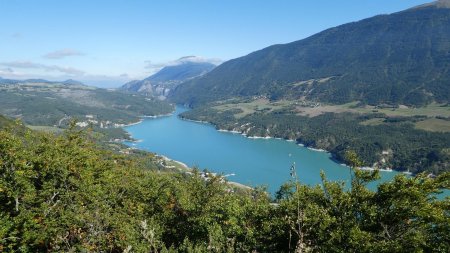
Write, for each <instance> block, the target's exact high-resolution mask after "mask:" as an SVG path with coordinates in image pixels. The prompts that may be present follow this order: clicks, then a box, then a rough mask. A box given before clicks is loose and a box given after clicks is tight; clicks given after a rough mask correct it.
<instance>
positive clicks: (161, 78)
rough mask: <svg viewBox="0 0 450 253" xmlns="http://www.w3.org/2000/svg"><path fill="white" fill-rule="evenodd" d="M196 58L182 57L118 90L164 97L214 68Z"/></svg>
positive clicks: (212, 65) (210, 64)
mask: <svg viewBox="0 0 450 253" xmlns="http://www.w3.org/2000/svg"><path fill="white" fill-rule="evenodd" d="M196 59H198V58H197V57H192V56H191V57H183V58H181V59H179V60H177V62H176V63H175V65H170V66H166V67H164V68H162V69H161V70H160V71H158V72H157V73H155V74H154V75H152V76H150V77H147V78H145V79H144V80H134V81H131V82H128V83H126V84H124V85H123V86H122V87H120V90H124V91H129V92H139V93H147V94H152V95H156V96H161V97H163V98H164V97H165V96H167V94H168V93H169V92H170V91H171V90H172V89H174V88H175V87H176V86H177V85H179V84H180V83H182V82H185V81H187V80H190V79H192V78H195V77H199V76H202V75H204V74H206V73H208V72H209V71H211V70H212V69H213V68H215V67H216V66H215V65H214V64H212V63H209V62H199V61H197V60H196Z"/></svg>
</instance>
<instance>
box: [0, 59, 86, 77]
mask: <svg viewBox="0 0 450 253" xmlns="http://www.w3.org/2000/svg"><path fill="white" fill-rule="evenodd" d="M0 65H1V66H4V67H7V68H10V69H12V68H20V69H41V70H45V71H48V72H61V73H64V74H68V75H83V74H84V73H85V72H84V71H82V70H79V69H76V68H72V67H67V66H57V65H45V64H41V63H34V62H30V61H13V62H0Z"/></svg>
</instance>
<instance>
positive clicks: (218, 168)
mask: <svg viewBox="0 0 450 253" xmlns="http://www.w3.org/2000/svg"><path fill="white" fill-rule="evenodd" d="M186 110H187V109H185V108H183V107H177V108H176V111H175V112H174V113H173V114H172V115H170V116H164V117H159V118H145V119H144V121H143V122H141V123H139V124H136V125H132V126H129V127H126V128H125V130H126V131H128V132H129V133H130V134H131V136H132V137H133V138H135V139H138V140H139V142H136V143H127V144H128V145H130V146H133V147H137V148H139V149H144V150H148V151H151V152H154V153H157V154H161V155H164V156H167V157H169V158H171V159H174V160H177V161H180V162H183V163H185V164H187V165H188V166H189V167H193V166H196V167H198V168H199V169H200V170H203V169H208V170H209V171H211V172H216V173H222V174H224V175H227V177H228V179H229V180H230V181H235V182H238V183H241V184H245V185H249V186H260V185H264V186H267V187H268V190H269V191H270V192H271V193H274V192H275V191H277V190H278V188H279V187H280V185H282V184H283V183H284V182H286V181H288V180H289V179H290V176H289V172H290V168H291V166H292V164H293V163H294V162H295V164H296V169H297V175H298V177H299V179H300V181H301V182H302V183H305V184H309V185H315V184H318V183H320V182H321V179H320V171H321V170H323V171H324V172H325V174H326V176H327V178H328V179H329V180H345V181H348V180H349V178H350V174H349V168H348V167H346V166H343V165H340V164H338V163H336V162H334V161H333V160H331V159H330V158H331V155H330V154H329V153H327V152H319V151H314V150H311V149H308V148H305V147H302V146H299V145H297V144H296V143H295V142H289V141H286V140H280V139H262V138H261V139H252V138H247V137H245V136H242V135H241V134H236V133H229V132H221V131H217V130H216V129H215V128H214V126H212V125H210V124H207V123H200V122H193V121H187V120H182V119H180V118H179V117H178V114H180V113H181V112H183V111H186ZM397 173H398V172H381V175H382V179H381V181H385V180H390V179H392V178H393V177H394V175H395V174H397ZM373 187H374V185H372V188H373Z"/></svg>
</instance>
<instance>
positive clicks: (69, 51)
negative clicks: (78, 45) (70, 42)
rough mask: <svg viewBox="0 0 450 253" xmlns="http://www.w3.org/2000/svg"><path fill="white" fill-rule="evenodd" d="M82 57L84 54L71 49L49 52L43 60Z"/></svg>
mask: <svg viewBox="0 0 450 253" xmlns="http://www.w3.org/2000/svg"><path fill="white" fill-rule="evenodd" d="M82 55H84V54H83V53H82V52H80V51H78V50H75V49H71V48H64V49H60V50H56V51H53V52H50V53H48V54H46V55H44V58H47V59H62V58H65V57H69V56H82Z"/></svg>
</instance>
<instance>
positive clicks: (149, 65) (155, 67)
mask: <svg viewBox="0 0 450 253" xmlns="http://www.w3.org/2000/svg"><path fill="white" fill-rule="evenodd" d="M187 62H198V63H201V62H207V63H211V64H214V65H219V64H221V63H222V62H223V61H222V60H220V59H218V58H205V57H201V56H192V55H191V56H183V57H181V58H179V59H177V60H174V61H168V62H160V63H154V62H152V61H145V62H144V63H145V66H144V68H145V69H147V70H148V73H155V72H157V71H159V70H160V69H162V68H164V67H167V66H177V65H180V64H183V63H187ZM148 73H147V74H148Z"/></svg>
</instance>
